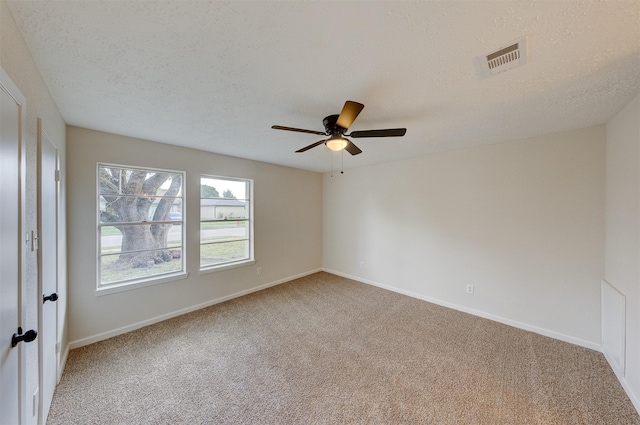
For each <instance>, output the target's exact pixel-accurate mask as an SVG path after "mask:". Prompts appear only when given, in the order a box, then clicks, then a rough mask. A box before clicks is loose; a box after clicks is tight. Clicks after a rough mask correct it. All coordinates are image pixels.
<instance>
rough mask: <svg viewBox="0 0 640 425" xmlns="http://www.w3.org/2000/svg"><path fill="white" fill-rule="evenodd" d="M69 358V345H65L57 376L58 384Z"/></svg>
mask: <svg viewBox="0 0 640 425" xmlns="http://www.w3.org/2000/svg"><path fill="white" fill-rule="evenodd" d="M67 358H69V345H68V344H67V346H66V347H65V349H64V351H63V352H62V355H61V356H60V364H59V365H58V376H56V385H57V384H58V383H59V382H60V379H61V378H62V372H64V367H65V366H66V365H67Z"/></svg>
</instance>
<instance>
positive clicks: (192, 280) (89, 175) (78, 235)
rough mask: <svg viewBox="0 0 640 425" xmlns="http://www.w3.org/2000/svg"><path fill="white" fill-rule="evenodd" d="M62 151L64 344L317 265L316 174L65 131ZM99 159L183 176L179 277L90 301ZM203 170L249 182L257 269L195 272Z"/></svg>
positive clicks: (102, 335) (318, 180) (100, 336)
mask: <svg viewBox="0 0 640 425" xmlns="http://www.w3.org/2000/svg"><path fill="white" fill-rule="evenodd" d="M67 147H68V148H67V173H68V181H69V184H68V206H67V207H68V219H69V223H71V224H70V226H69V262H70V268H69V296H70V299H69V338H70V341H71V346H72V348H73V347H76V346H80V345H84V344H87V343H90V342H93V341H96V340H99V339H103V338H106V337H109V336H113V335H115V334H118V333H122V332H125V331H128V330H131V329H134V328H136V327H139V326H141V325H143V324H148V323H151V322H154V321H157V320H158V319H161V318H166V317H170V316H172V315H174V314H177V313H181V312H184V311H188V310H190V309H193V308H197V307H199V306H202V305H204V304H208V303H212V302H215V301H216V300H220V299H223V298H225V297H229V296H232V295H234V294H238V293H243V292H246V291H252V290H255V289H256V288H260V287H262V286H263V285H270V284H273V283H278V282H282V281H284V280H287V279H291V278H293V277H295V276H300V275H303V274H307V273H309V272H313V271H317V270H319V269H320V267H321V258H322V215H321V213H322V175H321V174H319V173H314V172H310V171H302V170H297V169H293V168H286V167H280V166H276V165H270V164H266V163H261V162H256V161H249V160H244V159H239V158H232V157H228V156H223V155H216V154H213V153H207V152H202V151H197V150H193V149H187V148H181V147H178V146H171V145H166V144H161V143H154V142H150V141H145V140H140V139H133V138H128V137H123V136H117V135H113V134H107V133H101V132H97V131H92V130H87V129H83V128H78V127H71V126H70V127H68V128H67ZM97 162H108V163H115V164H123V165H133V166H146V167H157V168H164V169H171V170H181V171H186V173H187V177H186V186H185V189H186V190H185V198H186V215H185V218H186V233H187V240H186V245H185V246H186V251H187V256H186V259H187V266H186V267H187V272H188V273H189V277H188V278H187V279H184V280H178V281H174V282H169V283H163V284H159V285H154V286H149V287H145V288H140V289H135V290H132V291H127V292H121V293H115V294H109V295H101V296H96V291H95V288H96V211H95V209H96V164H97ZM201 174H213V175H221V176H228V177H241V178H250V179H254V213H255V215H254V220H255V259H256V263H255V264H253V265H248V266H245V267H239V268H235V269H230V270H225V271H220V272H215V273H209V274H202V275H200V274H199V272H198V268H199V257H198V252H199V250H198V232H199V208H198V207H197V206H198V205H199V203H198V201H197V199H199V196H200V175H201ZM193 200H196V201H195V205H196V207H195V208H193V205H194V203H193ZM190 206H191V208H190ZM258 266H259V267H262V271H263V273H262V274H261V275H259V276H258V275H257V273H256V268H257V267H258Z"/></svg>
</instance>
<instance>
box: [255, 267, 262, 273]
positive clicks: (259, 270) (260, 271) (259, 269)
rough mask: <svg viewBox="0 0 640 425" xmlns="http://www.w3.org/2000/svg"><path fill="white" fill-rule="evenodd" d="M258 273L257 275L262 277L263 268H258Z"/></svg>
mask: <svg viewBox="0 0 640 425" xmlns="http://www.w3.org/2000/svg"><path fill="white" fill-rule="evenodd" d="M256 273H257V274H259V275H261V274H262V267H258V268H257V269H256Z"/></svg>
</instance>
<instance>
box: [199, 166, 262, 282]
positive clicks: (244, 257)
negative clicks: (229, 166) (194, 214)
mask: <svg viewBox="0 0 640 425" xmlns="http://www.w3.org/2000/svg"><path fill="white" fill-rule="evenodd" d="M252 193H253V181H252V180H248V179H237V178H229V177H220V176H210V175H202V176H201V177H200V269H201V270H220V269H226V268H229V267H235V266H239V265H243V264H246V263H250V262H253V217H252V216H253V205H252Z"/></svg>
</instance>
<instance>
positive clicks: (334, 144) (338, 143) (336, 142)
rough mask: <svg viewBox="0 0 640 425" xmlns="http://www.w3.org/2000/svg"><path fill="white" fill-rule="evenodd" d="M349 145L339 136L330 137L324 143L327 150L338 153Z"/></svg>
mask: <svg viewBox="0 0 640 425" xmlns="http://www.w3.org/2000/svg"><path fill="white" fill-rule="evenodd" d="M348 144H349V141H348V140H347V139H345V138H344V137H342V136H340V135H339V134H336V135H333V136H331V138H330V139H329V140H327V142H326V143H325V145H327V147H328V148H329V149H331V150H332V151H335V152H338V151H341V150H342V149H344V148H346V147H347V145H348Z"/></svg>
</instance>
